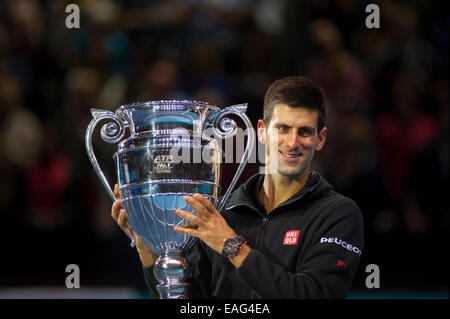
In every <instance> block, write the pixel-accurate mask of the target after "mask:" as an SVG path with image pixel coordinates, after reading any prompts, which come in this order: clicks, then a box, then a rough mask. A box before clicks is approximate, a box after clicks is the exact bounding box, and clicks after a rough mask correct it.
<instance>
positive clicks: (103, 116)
mask: <svg viewBox="0 0 450 319" xmlns="http://www.w3.org/2000/svg"><path fill="white" fill-rule="evenodd" d="M91 114H92V116H93V119H92V120H91V122H90V123H89V126H88V128H87V129H86V136H85V144H86V151H87V154H88V157H89V160H90V161H91V164H92V167H93V168H94V170H95V172H96V173H97V176H98V178H100V181H101V182H102V184H103V187H104V188H105V189H106V191H107V193H108V195H109V197H111V199H112V200H113V201H115V200H116V198H115V197H114V193H113V191H112V190H111V187H110V186H109V183H108V180H107V179H106V177H105V174H103V171H102V170H101V168H100V165H99V164H98V161H97V158H96V157H95V153H94V149H93V147H92V134H93V133H94V129H95V127H96V126H97V124H98V123H99V122H100V121H103V120H111V121H112V122H110V123H107V124H105V125H103V127H102V129H101V137H102V139H103V140H104V141H105V142H107V143H117V142H118V141H120V140H121V139H122V138H123V137H124V135H125V124H124V123H123V121H122V120H121V119H120V118H118V117H117V116H116V114H114V113H113V112H111V111H105V110H99V109H91Z"/></svg>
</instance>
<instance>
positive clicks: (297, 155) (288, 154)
mask: <svg viewBox="0 0 450 319" xmlns="http://www.w3.org/2000/svg"><path fill="white" fill-rule="evenodd" d="M280 153H281V155H283V156H284V157H287V158H297V157H300V156H301V155H302V153H284V152H281V151H280Z"/></svg>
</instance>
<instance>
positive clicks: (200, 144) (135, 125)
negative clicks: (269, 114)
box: [86, 100, 255, 299]
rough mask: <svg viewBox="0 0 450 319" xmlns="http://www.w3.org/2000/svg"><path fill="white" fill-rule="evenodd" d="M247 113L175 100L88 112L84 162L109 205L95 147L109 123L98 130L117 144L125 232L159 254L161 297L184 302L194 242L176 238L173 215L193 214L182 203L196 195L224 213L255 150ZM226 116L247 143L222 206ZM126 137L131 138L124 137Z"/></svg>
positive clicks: (178, 221) (229, 132) (242, 107)
mask: <svg viewBox="0 0 450 319" xmlns="http://www.w3.org/2000/svg"><path fill="white" fill-rule="evenodd" d="M246 109H247V104H239V105H233V106H230V107H227V108H224V109H220V108H219V107H217V106H213V105H210V104H208V103H205V102H197V101H178V100H162V101H150V102H145V103H133V104H127V105H123V106H121V107H120V108H118V109H117V110H116V112H115V113H113V112H110V111H105V110H99V109H91V113H92V115H93V119H92V120H91V122H90V124H89V126H88V128H87V131H86V150H87V153H88V156H89V159H90V161H91V163H92V165H93V167H94V170H95V171H96V173H97V175H98V176H99V178H100V180H101V182H102V184H103V186H104V187H105V189H106V190H107V192H108V193H109V195H110V197H111V199H112V200H113V201H114V200H115V198H114V195H113V192H112V190H111V187H110V185H109V183H108V181H107V179H106V177H105V175H104V174H103V172H102V170H101V169H100V166H99V164H98V162H97V159H96V157H95V154H94V152H93V148H92V135H93V132H94V129H95V127H96V126H97V124H98V123H99V122H101V121H108V122H107V123H106V124H104V125H103V127H102V129H101V137H102V139H103V140H104V141H105V142H108V143H118V150H117V152H116V153H115V154H114V155H113V158H114V161H115V167H116V173H117V183H118V184H119V193H120V198H121V200H122V204H123V207H124V209H125V211H126V212H127V216H128V221H129V224H128V227H129V228H130V230H132V232H131V233H133V232H135V233H136V234H137V235H138V236H139V238H140V239H141V240H142V241H143V242H144V244H145V245H146V246H147V247H148V248H149V249H150V250H152V251H153V252H155V253H157V254H158V255H159V258H158V260H157V261H156V262H155V265H154V266H153V271H154V275H155V278H156V280H158V282H159V284H158V285H157V287H156V288H157V290H158V292H159V294H160V297H161V298H164V299H166V298H177V299H178V298H188V288H189V284H188V283H187V282H185V278H186V276H187V272H188V265H187V262H186V259H185V257H184V252H186V251H188V250H189V249H190V248H191V247H192V245H193V244H194V243H195V241H196V238H195V237H192V236H187V235H183V234H180V233H177V232H175V231H174V229H173V227H174V226H175V225H176V226H183V225H186V224H188V222H187V221H186V220H184V219H182V218H181V217H179V216H177V215H176V214H174V210H175V209H182V210H185V211H188V212H191V213H193V214H197V212H196V211H195V210H194V209H193V208H192V207H191V206H190V205H188V204H187V203H186V202H185V201H184V199H183V197H184V196H192V195H193V194H195V193H199V194H202V195H203V196H204V197H205V198H207V199H208V200H210V201H211V203H212V204H213V205H214V206H215V207H216V208H217V209H218V210H219V211H221V210H222V208H223V206H224V205H225V202H226V200H227V199H228V197H229V195H230V193H231V190H232V189H233V188H234V185H235V184H236V182H237V180H238V178H239V176H240V175H241V173H242V171H243V169H244V167H245V165H246V164H247V162H248V158H249V154H250V152H251V151H252V149H253V146H254V143H255V136H254V133H253V128H252V125H251V122H250V121H249V119H248V117H247V116H246V115H245V111H246ZM230 115H234V116H237V117H239V118H240V119H242V121H243V122H244V123H245V125H246V128H247V130H246V132H247V135H248V140H247V145H246V148H245V151H244V154H243V156H242V159H241V163H240V165H239V168H238V170H237V171H236V174H235V176H234V178H233V180H232V181H231V183H230V185H229V187H228V189H227V191H226V193H225V195H224V196H223V198H222V199H221V201H220V202H219V197H220V192H221V184H220V181H221V173H222V156H223V152H222V148H221V143H219V138H228V137H231V136H233V135H234V134H236V127H237V126H236V123H235V122H234V121H233V120H232V119H230V118H229V116H230ZM127 130H128V132H129V136H128V137H127V138H124V137H125V132H126V131H127ZM133 242H134V240H133Z"/></svg>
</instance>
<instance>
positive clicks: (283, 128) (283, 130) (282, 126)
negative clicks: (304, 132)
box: [278, 125, 287, 132]
mask: <svg viewBox="0 0 450 319" xmlns="http://www.w3.org/2000/svg"><path fill="white" fill-rule="evenodd" d="M278 130H279V131H280V132H286V131H287V127H286V126H284V125H281V126H279V127H278Z"/></svg>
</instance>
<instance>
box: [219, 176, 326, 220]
mask: <svg viewBox="0 0 450 319" xmlns="http://www.w3.org/2000/svg"><path fill="white" fill-rule="evenodd" d="M263 182H264V174H255V175H253V176H252V177H250V178H249V179H248V180H247V181H246V182H245V183H244V184H242V185H241V186H239V187H238V189H236V190H235V191H234V192H233V193H232V195H231V196H230V199H229V200H228V202H227V204H226V205H225V210H228V209H233V208H236V207H238V206H245V207H249V208H251V209H252V210H254V211H257V212H259V213H264V214H265V209H264V205H263V204H262V202H261V200H260V198H259V191H260V189H261V187H262V183H263ZM332 189H333V187H332V186H331V185H330V184H329V183H328V181H327V180H326V179H325V178H324V177H322V176H321V175H320V174H319V173H318V172H317V171H315V170H311V171H310V172H309V177H308V182H307V183H306V185H305V186H304V187H303V188H302V189H301V190H300V191H298V192H297V193H295V194H294V195H293V196H292V197H291V198H289V199H288V200H286V201H285V202H283V203H281V204H280V205H279V206H278V207H277V208H275V209H274V211H275V210H278V209H279V208H282V207H287V206H291V205H294V204H298V203H300V202H301V201H304V200H306V199H313V198H315V197H318V196H320V195H322V194H323V193H325V192H329V191H331V190H332ZM272 212H273V211H272Z"/></svg>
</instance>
